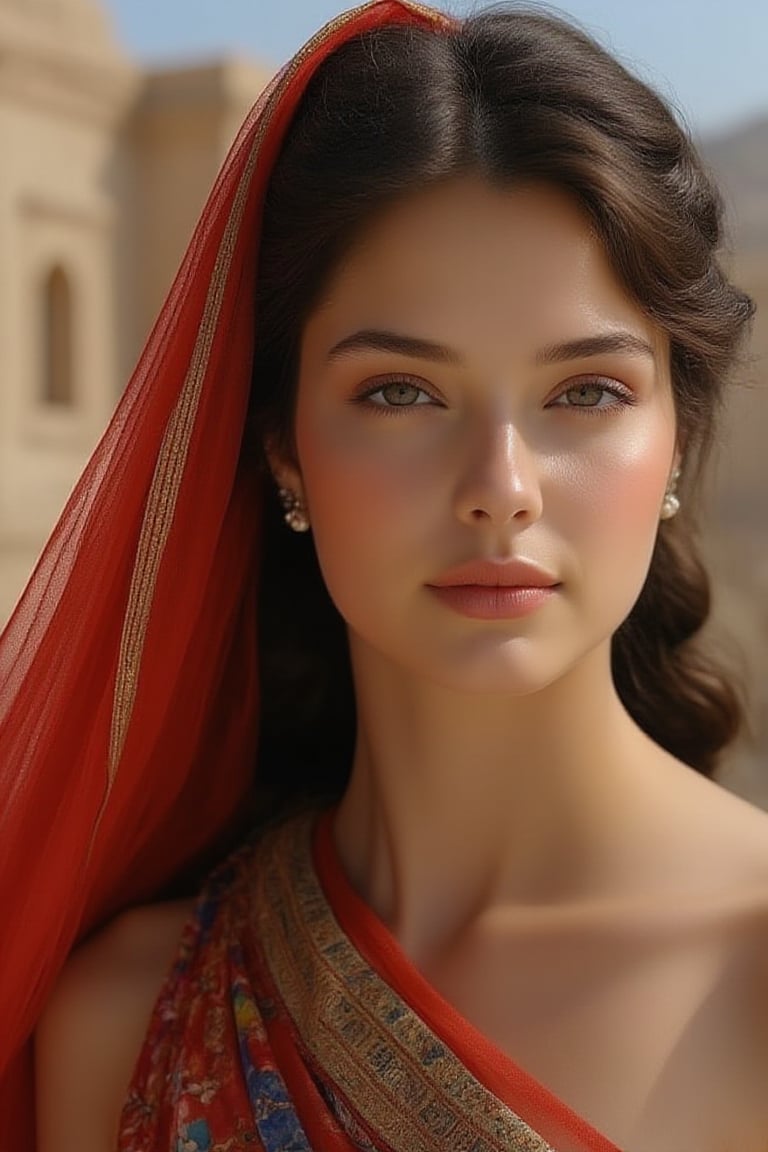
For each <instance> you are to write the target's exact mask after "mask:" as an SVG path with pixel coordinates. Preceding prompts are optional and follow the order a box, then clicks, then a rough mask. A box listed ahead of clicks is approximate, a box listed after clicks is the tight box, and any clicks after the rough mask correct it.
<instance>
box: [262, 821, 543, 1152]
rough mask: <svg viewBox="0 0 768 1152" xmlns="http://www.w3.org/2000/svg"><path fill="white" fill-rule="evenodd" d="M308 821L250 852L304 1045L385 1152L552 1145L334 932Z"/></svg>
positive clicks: (270, 961)
mask: <svg viewBox="0 0 768 1152" xmlns="http://www.w3.org/2000/svg"><path fill="white" fill-rule="evenodd" d="M312 824H313V817H311V816H308V817H306V818H304V819H303V820H295V821H290V822H289V823H288V824H286V825H284V826H283V827H281V828H278V829H275V830H274V831H272V832H270V833H269V834H268V835H267V836H265V838H264V839H263V841H262V842H261V844H260V846H259V848H258V850H257V852H256V854H255V858H254V871H253V875H254V920H255V922H256V924H257V932H258V941H259V947H260V948H261V949H262V952H263V954H264V957H265V960H266V963H267V965H268V968H269V970H270V973H271V975H272V979H273V980H274V982H275V985H276V987H277V989H278V991H279V994H280V996H281V998H282V1000H283V1002H284V1004H285V1006H286V1009H287V1011H288V1013H289V1014H290V1016H291V1018H292V1019H293V1021H294V1024H295V1025H296V1027H297V1029H298V1031H299V1034H300V1036H301V1038H302V1041H303V1043H304V1044H305V1046H306V1048H307V1049H308V1051H309V1052H310V1053H311V1055H312V1057H313V1058H314V1059H315V1060H316V1061H317V1062H318V1065H319V1068H320V1070H321V1073H322V1074H323V1075H324V1076H325V1075H327V1076H328V1077H329V1079H330V1080H331V1081H332V1082H333V1084H334V1085H335V1087H336V1089H337V1090H338V1091H339V1092H340V1093H341V1095H342V1096H343V1097H344V1098H345V1099H346V1101H347V1103H348V1104H349V1106H350V1107H352V1108H354V1111H355V1113H356V1115H357V1116H359V1118H360V1119H361V1120H362V1122H363V1124H365V1125H367V1127H368V1128H369V1129H370V1130H371V1131H372V1132H373V1133H375V1134H376V1137H377V1138H381V1139H382V1140H383V1141H384V1142H385V1143H386V1145H387V1147H388V1148H390V1149H392V1152H443V1150H444V1149H445V1148H450V1149H451V1150H452V1152H512V1150H513V1149H514V1152H553V1149H552V1148H551V1146H550V1145H549V1144H547V1142H546V1141H545V1140H544V1139H543V1137H541V1136H540V1135H538V1134H537V1133H536V1132H534V1131H533V1129H532V1128H530V1127H529V1125H527V1124H526V1123H525V1121H524V1120H522V1118H521V1117H519V1116H518V1115H517V1114H516V1113H514V1112H513V1111H512V1110H511V1109H510V1108H509V1107H507V1105H505V1104H504V1103H503V1102H502V1101H500V1100H499V1099H498V1098H497V1097H496V1096H495V1095H494V1094H493V1093H492V1092H491V1091H489V1089H487V1088H486V1087H485V1086H484V1085H483V1084H481V1083H480V1081H478V1080H477V1079H476V1078H475V1077H474V1076H473V1075H472V1073H471V1072H469V1070H468V1069H467V1068H466V1067H465V1066H464V1065H463V1064H462V1063H461V1061H460V1060H459V1058H458V1057H457V1056H456V1055H455V1054H454V1053H453V1052H452V1051H451V1050H450V1049H449V1048H447V1046H446V1045H445V1044H444V1043H443V1042H442V1041H441V1040H440V1039H439V1037H438V1036H436V1035H435V1034H434V1033H433V1032H432V1031H431V1029H430V1028H428V1027H427V1025H426V1024H425V1023H424V1022H423V1021H422V1020H420V1019H419V1017H418V1015H417V1014H416V1013H415V1012H414V1011H413V1010H412V1009H411V1008H410V1007H409V1006H408V1005H407V1004H406V1003H405V1002H404V1001H403V1000H402V999H401V997H400V996H398V994H397V993H396V992H395V991H394V990H393V989H392V988H390V986H389V985H388V984H387V983H386V982H385V981H384V980H383V979H382V978H381V977H379V976H378V974H377V973H376V972H375V971H373V970H372V969H371V968H370V967H369V965H368V964H367V962H366V961H365V960H364V959H363V957H362V956H361V955H360V954H359V953H358V952H357V951H356V949H355V948H354V947H353V945H352V944H351V942H350V941H349V940H348V939H347V937H346V936H345V935H344V933H343V932H342V930H341V927H340V926H339V924H338V922H337V920H336V918H335V916H334V915H333V912H332V910H331V908H330V906H329V904H328V902H327V900H326V898H325V895H324V893H323V891H322V888H321V886H320V883H319V880H318V879H317V876H316V874H315V870H314V866H313V862H312V848H311V836H312Z"/></svg>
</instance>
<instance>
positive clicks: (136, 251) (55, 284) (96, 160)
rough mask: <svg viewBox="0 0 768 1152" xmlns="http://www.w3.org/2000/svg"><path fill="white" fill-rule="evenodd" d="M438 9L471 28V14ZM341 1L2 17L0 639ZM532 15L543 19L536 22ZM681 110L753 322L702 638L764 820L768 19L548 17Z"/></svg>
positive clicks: (203, 2) (710, 527) (72, 9)
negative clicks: (278, 95) (722, 656)
mask: <svg viewBox="0 0 768 1152" xmlns="http://www.w3.org/2000/svg"><path fill="white" fill-rule="evenodd" d="M437 6H438V7H442V8H444V9H445V10H446V11H449V12H452V13H453V14H454V15H457V16H462V15H465V14H467V13H468V12H470V11H471V10H472V9H473V8H475V7H481V6H483V5H481V4H478V5H471V4H468V3H462V2H461V0H452V2H450V3H443V4H439V3H438V4H437ZM343 7H345V3H344V0H282V3H280V4H277V5H276V4H273V3H267V2H266V0H218V2H217V3H216V4H211V3H210V0H199V2H195V0H0V147H1V148H2V155H3V165H2V168H1V169H0V626H1V625H2V623H3V622H4V621H5V619H7V617H8V615H9V614H10V612H11V610H12V607H13V604H14V603H15V601H16V598H17V597H18V595H19V593H20V591H21V589H22V588H23V586H24V583H25V581H26V579H27V577H28V575H29V573H30V571H31V568H32V566H33V564H34V562H35V559H36V556H37V554H38V552H39V550H40V548H41V546H42V544H43V543H44V541H45V539H46V537H47V535H48V533H49V532H50V530H51V528H52V526H53V524H54V523H55V520H56V518H57V516H58V514H59V512H60V510H61V508H62V506H63V504H64V501H65V500H66V497H67V495H68V493H69V491H70V489H71V487H72V485H73V483H74V481H75V480H76V479H77V476H78V475H79V473H80V471H81V470H82V468H83V466H84V464H85V462H86V461H87V459H88V456H89V454H90V452H91V450H92V448H93V446H94V445H95V443H96V441H97V439H98V437H99V435H100V433H101V431H102V430H103V428H104V426H105V424H106V422H107V420H108V418H109V416H110V414H111V412H112V410H113V408H114V405H115V402H116V400H117V399H118V397H119V395H120V392H121V390H122V388H123V387H124V385H125V383H126V381H127V380H128V378H129V376H130V374H131V371H132V368H133V366H134V364H135V362H136V359H137V357H138V354H139V352H140V351H141V348H142V345H143V343H144V341H145V339H146V337H147V335H148V333H149V330H150V328H151V325H152V322H153V320H154V318H155V316H156V314H157V312H158V310H159V308H160V306H161V305H162V302H163V299H164V297H165V294H166V292H167V291H168V288H169V287H170V284H171V281H172V278H173V275H174V273H175V270H176V268H177V266H178V263H179V260H180V258H181V255H182V253H183V251H184V248H185V246H186V244H187V241H188V240H189V237H190V234H191V231H192V228H193V226H194V223H195V221H196V219H197V216H198V214H199V212H200V210H201V208H202V206H203V203H204V200H205V197H206V194H207V192H208V190H209V188H210V186H211V184H212V182H213V179H214V177H215V175H216V172H217V170H218V168H219V166H220V165H221V163H222V161H223V159H224V157H225V155H226V153H227V150H228V148H229V145H230V144H231V142H232V140H233V138H234V136H235V133H236V131H237V129H238V127H239V125H240V123H241V121H242V120H243V118H244V117H245V115H246V113H247V111H248V109H249V107H250V105H251V104H252V103H253V101H254V100H255V98H256V96H257V95H258V93H259V92H260V90H261V89H262V88H263V86H264V85H265V83H266V82H267V80H268V79H269V78H270V76H271V75H272V74H273V72H274V71H275V69H276V68H277V67H278V66H279V65H280V64H282V63H283V62H284V61H285V60H286V59H287V58H288V57H289V56H291V55H292V54H293V53H294V52H295V51H296V50H297V49H298V48H299V47H300V46H301V44H302V43H303V42H304V41H305V40H306V39H307V38H308V37H309V36H311V35H312V34H313V33H314V32H316V31H317V29H318V28H319V27H320V26H321V25H322V24H323V23H325V21H327V20H329V19H331V18H333V17H334V16H335V15H337V14H338V12H339V11H340V10H342V8H343ZM539 7H542V5H539ZM547 7H548V8H549V9H550V10H552V11H555V12H558V11H559V12H562V13H564V14H566V15H568V16H570V17H571V18H572V19H575V20H576V21H577V22H579V23H581V24H582V26H583V27H584V28H585V29H586V30H588V31H589V32H591V33H592V34H593V35H595V36H596V37H597V38H598V39H599V40H600V41H601V42H602V43H603V44H605V45H606V46H607V47H608V48H609V49H611V50H612V51H613V52H614V53H615V54H616V55H618V56H619V57H620V58H621V60H622V61H623V62H624V63H625V64H626V65H627V66H628V67H630V68H631V69H632V70H634V71H635V72H636V73H638V74H639V75H640V76H641V77H642V78H643V79H645V80H647V81H649V82H650V83H651V84H653V85H654V86H655V87H656V88H657V89H659V90H660V91H661V93H662V94H663V95H664V96H665V97H666V98H667V99H668V100H669V101H670V102H671V103H672V104H673V105H674V107H675V108H676V110H677V112H678V114H679V115H680V116H681V117H682V119H683V120H684V121H685V122H686V123H687V124H688V126H689V128H690V129H691V131H692V132H693V134H694V136H695V137H696V140H697V143H698V144H699V146H700V148H701V151H702V153H703V155H704V157H705V160H706V162H707V163H708V165H709V166H710V167H711V168H712V170H713V171H714V173H715V174H716V176H717V177H718V179H719V181H720V184H721V186H722V188H723V191H724V193H725V196H726V200H727V204H728V214H729V230H730V248H731V251H730V253H729V256H728V264H729V267H730V269H731V271H732V274H733V275H734V277H735V278H736V280H737V282H738V283H740V284H741V285H742V286H743V287H745V288H746V289H747V291H749V292H750V293H751V294H752V295H753V296H754V297H755V299H756V301H757V305H758V315H757V322H756V325H755V330H754V339H753V344H752V357H751V360H750V363H749V365H748V369H747V371H746V372H745V373H744V374H742V377H741V378H740V380H739V382H738V383H737V384H736V385H735V386H734V387H733V389H732V390H731V395H730V400H729V406H728V412H727V420H726V422H725V426H724V429H723V436H722V443H721V446H720V449H719V452H718V454H717V456H716V458H715V460H714V461H713V466H712V468H711V470H710V476H709V481H708V485H709V491H708V496H709V502H708V508H709V511H708V514H707V518H706V522H705V523H704V525H703V530H704V545H705V551H706V555H707V558H708V560H709V563H710V567H711V571H712V573H713V576H714V581H715V611H714V616H713V622H712V629H711V642H712V643H713V644H717V645H719V646H722V647H723V648H727V650H728V651H729V652H733V653H735V659H736V667H737V668H738V667H739V661H740V662H741V665H742V666H743V668H744V672H745V675H746V677H747V679H748V681H749V683H750V685H751V690H752V706H751V729H752V732H751V736H748V737H747V738H745V739H743V740H742V741H740V742H739V744H738V745H736V746H735V747H734V748H733V749H732V751H731V753H730V755H729V756H728V758H727V760H726V762H725V764H724V767H723V771H722V773H721V776H720V781H721V783H723V784H724V785H725V786H726V787H729V788H731V789H732V790H733V791H735V792H737V793H739V794H741V795H744V796H746V797H747V798H748V799H750V800H752V801H753V802H754V803H757V804H759V805H760V806H762V807H765V808H768V511H767V503H766V497H767V496H768V70H767V69H766V66H765V60H766V56H767V54H768V5H765V4H757V3H756V2H755V0H730V3H729V4H728V5H722V4H721V3H717V4H715V3H714V0H676V3H675V4H670V3H669V2H668V0H644V2H643V3H642V4H637V3H635V2H634V0H633V2H631V3H630V0H602V2H600V0H567V2H566V3H564V4H562V5H560V6H559V7H555V6H553V5H547Z"/></svg>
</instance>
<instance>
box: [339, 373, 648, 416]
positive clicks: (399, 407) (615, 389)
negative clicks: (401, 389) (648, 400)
mask: <svg viewBox="0 0 768 1152" xmlns="http://www.w3.org/2000/svg"><path fill="white" fill-rule="evenodd" d="M390 384H406V385H408V387H409V388H415V389H417V390H418V391H419V392H421V393H423V394H424V395H425V396H429V397H430V398H431V399H432V400H436V397H435V396H433V395H432V393H431V392H429V391H427V389H426V388H424V387H422V385H421V384H416V383H415V382H414V381H413V380H409V379H408V377H407V376H392V377H388V378H385V379H384V380H383V381H381V380H380V382H379V383H378V384H376V385H375V386H374V387H372V388H368V389H366V391H364V392H361V393H359V394H358V395H357V396H353V397H352V403H353V404H360V405H361V407H363V408H367V409H368V411H375V412H377V413H381V414H382V415H387V416H392V415H395V416H396V415H398V414H400V413H401V412H409V411H411V410H412V409H413V408H431V407H433V406H434V405H431V404H415V403H414V404H373V403H369V402H368V401H369V397H371V396H375V394H376V393H377V392H382V391H383V390H384V389H385V388H387V387H389V385H390ZM584 386H586V387H598V388H600V389H601V391H603V392H608V393H610V395H612V396H614V397H615V398H616V400H617V401H619V403H617V404H608V405H605V406H602V407H597V406H596V405H585V406H584V407H580V406H579V405H578V404H553V405H551V406H552V407H555V408H565V409H568V410H569V411H571V412H586V413H589V415H590V416H605V415H607V414H610V413H611V412H614V411H615V410H616V409H617V408H619V409H620V408H625V407H626V408H629V407H632V405H634V404H636V403H637V397H636V396H634V395H633V393H631V392H630V391H628V390H627V389H625V388H623V387H622V386H621V385H619V384H616V383H615V382H614V381H611V380H609V379H607V378H606V377H604V376H588V377H583V378H581V379H580V380H579V381H578V383H576V384H571V385H570V386H569V387H568V388H564V389H563V391H562V392H560V393H559V394H558V395H557V396H556V397H555V400H559V399H560V397H561V396H565V395H567V394H568V393H569V392H574V391H576V389H578V388H580V387H584Z"/></svg>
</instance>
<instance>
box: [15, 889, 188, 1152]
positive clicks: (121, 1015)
mask: <svg viewBox="0 0 768 1152" xmlns="http://www.w3.org/2000/svg"><path fill="white" fill-rule="evenodd" d="M192 908H193V904H192V902H191V901H186V900H185V901H174V902H171V903H165V904H152V905H146V906H143V907H139V908H133V909H130V910H129V911H127V912H124V913H122V914H121V915H120V916H117V917H116V918H115V919H114V920H112V921H111V922H110V923H109V924H107V925H106V926H105V927H104V928H103V929H102V930H101V931H99V932H98V933H96V934H95V935H94V936H92V937H91V938H90V939H89V940H88V941H86V942H85V943H84V944H82V945H81V946H80V947H79V948H77V949H76V950H75V951H74V952H73V953H72V955H71V956H70V958H69V959H68V961H67V963H66V965H65V966H64V969H63V971H62V973H61V976H60V977H59V980H58V983H57V984H56V987H55V989H54V991H53V994H52V996H51V998H50V1000H49V1001H48V1004H47V1005H46V1008H45V1011H44V1013H43V1016H42V1018H41V1020H40V1022H39V1024H38V1028H37V1031H36V1034H35V1067H36V1092H37V1125H38V1145H37V1147H38V1152H52V1150H53V1149H55V1150H56V1152H70V1150H71V1152H75V1150H77V1152H111V1150H112V1149H113V1148H114V1145H115V1138H116V1134H117V1123H118V1120H119V1116H120V1111H121V1109H122V1105H123V1101H124V1099H125V1095H126V1092H127V1090H128V1085H129V1083H130V1080H131V1076H132V1074H133V1070H134V1067H135V1065H136V1061H137V1060H138V1057H139V1053H140V1052H141V1047H142V1043H143V1040H144V1036H145V1034H146V1031H147V1027H148V1025H149V1021H150V1018H151V1015H152V1009H153V1007H154V1004H155V1001H156V1000H157V997H158V995H159V993H160V989H161V986H162V983H163V980H164V979H165V976H166V975H167V973H168V971H169V969H170V966H171V964H172V963H173V958H174V956H175V954H176V950H177V948H178V945H179V940H180V937H181V933H182V929H183V927H184V924H185V922H186V920H187V919H188V917H189V916H190V914H191V912H192Z"/></svg>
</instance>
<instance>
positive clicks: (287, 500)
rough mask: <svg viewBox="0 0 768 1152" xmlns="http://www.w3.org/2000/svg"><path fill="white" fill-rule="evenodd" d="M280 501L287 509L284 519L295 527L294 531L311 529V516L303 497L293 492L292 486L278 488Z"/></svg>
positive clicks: (291, 526)
mask: <svg viewBox="0 0 768 1152" xmlns="http://www.w3.org/2000/svg"><path fill="white" fill-rule="evenodd" d="M278 495H279V497H280V503H281V504H282V505H283V508H284V509H285V515H284V516H283V519H284V520H285V522H286V524H287V525H288V526H289V527H290V528H292V529H293V531H294V532H307V531H308V529H309V517H308V516H307V510H306V508H305V507H304V504H303V503H302V500H301V497H300V496H297V495H296V493H295V492H292V491H291V489H290V488H280V489H279V490H278Z"/></svg>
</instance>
